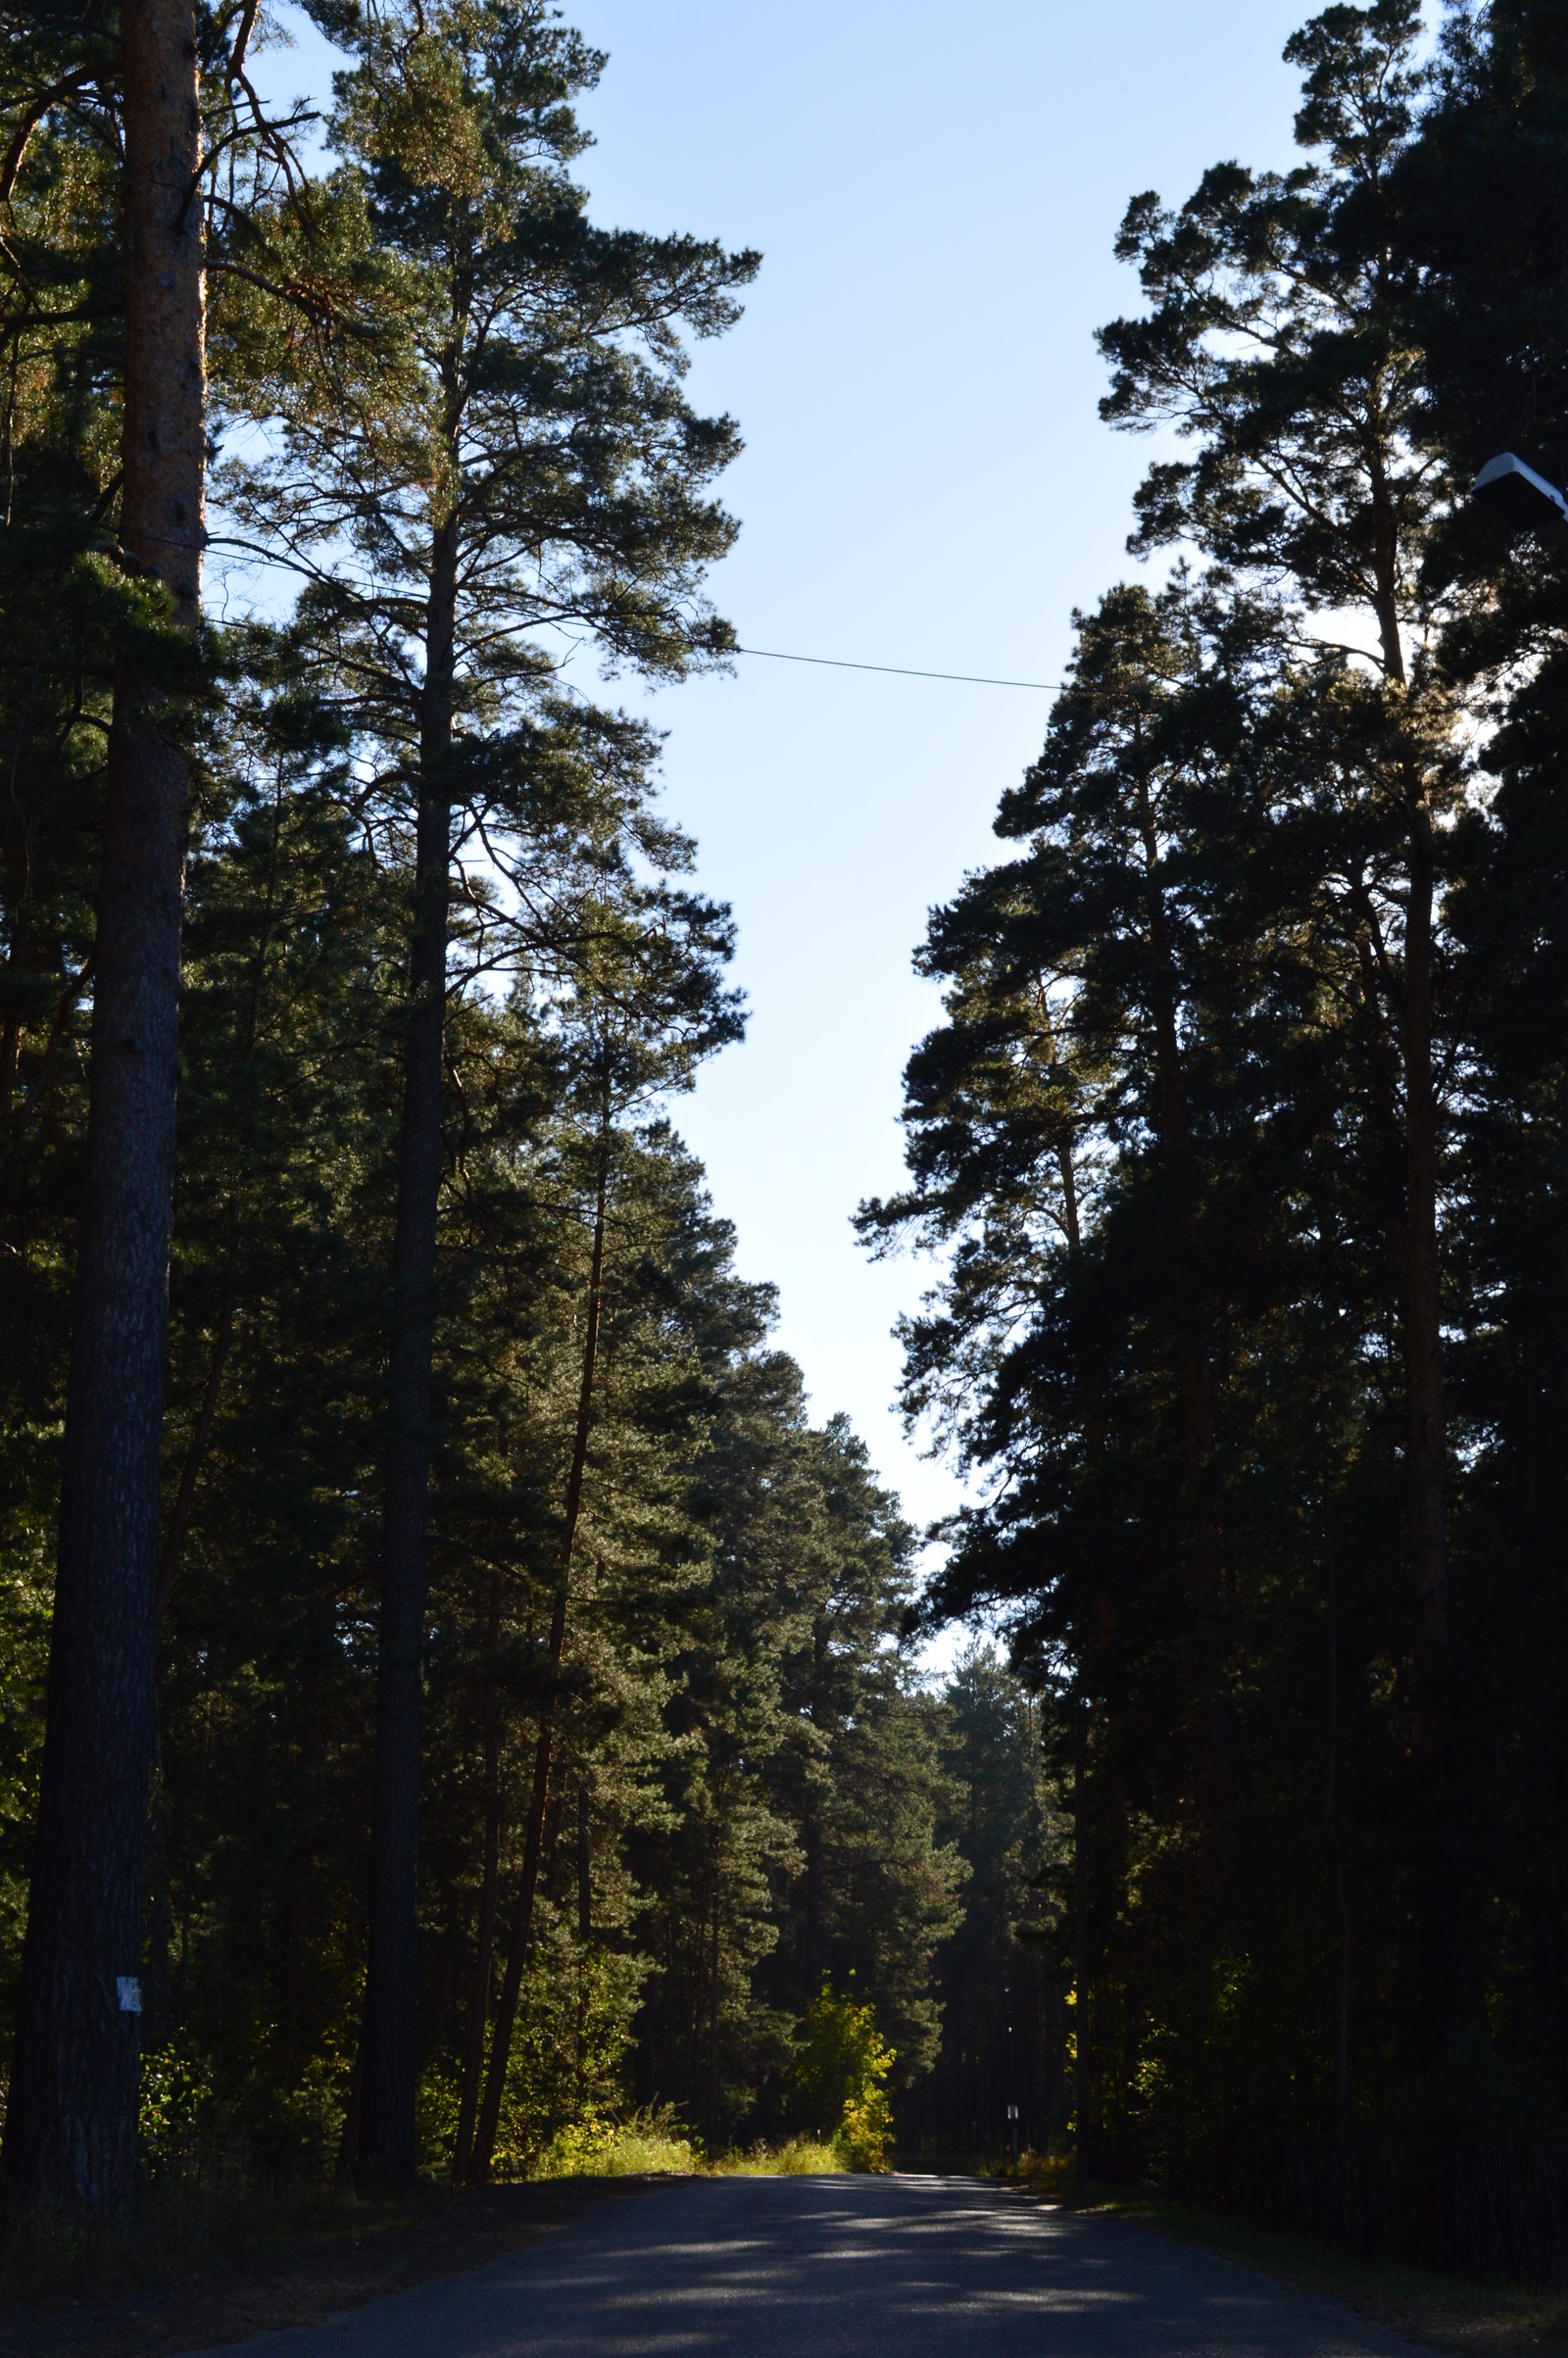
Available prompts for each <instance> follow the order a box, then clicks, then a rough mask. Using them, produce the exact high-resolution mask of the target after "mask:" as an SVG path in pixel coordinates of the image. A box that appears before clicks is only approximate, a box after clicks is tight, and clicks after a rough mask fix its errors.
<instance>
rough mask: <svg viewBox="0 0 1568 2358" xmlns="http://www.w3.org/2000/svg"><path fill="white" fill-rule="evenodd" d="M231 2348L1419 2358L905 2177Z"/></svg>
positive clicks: (754, 2208) (747, 2183)
mask: <svg viewBox="0 0 1568 2358" xmlns="http://www.w3.org/2000/svg"><path fill="white" fill-rule="evenodd" d="M238 2346H239V2349H240V2350H242V2351H244V2352H245V2353H247V2358H959V2354H960V2353H962V2358H1398V2354H1401V2353H1402V2354H1403V2358H1408V2345H1407V2344H1405V2343H1403V2342H1399V2341H1396V2340H1394V2339H1393V2338H1392V2337H1391V2336H1390V2335H1388V2334H1386V2333H1379V2332H1378V2331H1377V2330H1376V2329H1375V2328H1373V2327H1370V2326H1365V2325H1362V2324H1361V2323H1360V2322H1359V2320H1358V2319H1356V2318H1354V2317H1352V2316H1350V2314H1349V2313H1348V2311H1347V2310H1344V2309H1341V2308H1338V2307H1337V2306H1335V2305H1334V2304H1333V2303H1330V2302H1324V2301H1318V2300H1314V2299H1312V2298H1310V2297H1308V2296H1306V2295H1304V2294H1299V2293H1296V2292H1292V2291H1289V2290H1286V2289H1284V2288H1282V2287H1281V2286H1279V2285H1277V2284H1272V2283H1271V2282H1270V2281H1269V2280H1268V2279H1267V2278H1265V2277H1261V2276H1256V2275H1254V2274H1253V2273H1252V2272H1251V2271H1250V2270H1249V2269H1246V2268H1240V2267H1237V2266H1234V2265H1233V2264H1232V2263H1231V2262H1229V2261H1227V2260H1222V2259H1216V2258H1214V2257H1213V2256H1211V2255H1210V2254H1208V2253H1206V2252H1200V2251H1194V2250H1190V2249H1188V2248H1187V2247H1186V2246H1185V2245H1183V2244H1179V2243H1175V2242H1170V2241H1167V2240H1166V2239H1165V2238H1164V2237H1162V2236H1159V2235H1151V2234H1149V2233H1147V2232H1146V2231H1144V2230H1142V2229H1139V2228H1137V2227H1133V2226H1130V2225H1127V2224H1126V2223H1124V2222H1122V2221H1120V2220H1115V2219H1106V2218H1093V2217H1085V2216H1082V2215H1079V2214H1075V2213H1073V2212H1071V2211H1063V2210H1052V2209H1042V2208H1040V2207H1039V2206H1038V2205H1036V2204H1034V2203H1030V2202H1026V2201H1020V2200H1019V2199H1018V2198H1017V2197H1016V2196H1013V2195H1011V2194H1009V2193H1007V2192H1006V2191H1005V2190H1003V2189H999V2188H997V2187H994V2186H987V2185H985V2184H984V2183H983V2182H982V2181H979V2180H976V2179H966V2178H916V2177H902V2176H901V2177H894V2178H848V2177H846V2178H716V2179H715V2178H708V2179H688V2180H684V2181H681V2182H678V2183H676V2184H674V2185H671V2186H668V2187H660V2188H658V2189H656V2190H653V2191H650V2192H649V2193H647V2194H645V2195H642V2196H640V2197H633V2198H632V2199H631V2200H629V2201H624V2202H616V2203H611V2204H607V2205H606V2207H605V2208H604V2209H603V2210H601V2211H597V2212H594V2213H591V2214H590V2215H589V2216H588V2217H587V2218H585V2219H582V2220H579V2221H578V2222H576V2223H575V2224H574V2225H572V2226H570V2227H567V2228H564V2229H563V2230H562V2231H561V2232H560V2233H559V2234H558V2235H551V2236H550V2237H549V2238H547V2239H546V2240H545V2241H543V2242H540V2243H535V2244H533V2245H531V2246H530V2247H529V2248H528V2249H527V2250H526V2251H523V2252H519V2253H518V2254H517V2255H516V2256H515V2258H512V2259H508V2260H500V2261H497V2262H495V2263H494V2264H493V2265H491V2266H490V2267H488V2268H481V2269H476V2270H475V2271H473V2273H472V2274H470V2275H466V2276H458V2277H445V2278H441V2279H438V2280H436V2281H435V2282H434V2283H431V2284H421V2285H419V2286H418V2287H417V2289H416V2290H414V2291H412V2292H402V2293H398V2294H396V2295H394V2296H393V2297H392V2298H390V2299H387V2300H379V2301H374V2302H372V2303H371V2304H370V2306H369V2307H368V2308H365V2309H359V2310H356V2311H354V2312H353V2313H352V2314H351V2315H349V2316H345V2317H339V2318H334V2319H331V2320H330V2321H329V2322H328V2323H327V2324H325V2325H319V2326H306V2327H300V2328H298V2329H295V2330H292V2331H290V2332H286V2333H263V2334H258V2335H256V2336H255V2337H253V2338H252V2339H251V2340H249V2341H246V2342H243V2343H241V2344H239V2345H238ZM204 2358H219V2354H218V2353H216V2352H214V2353H207V2354H204ZM226 2358H236V2353H235V2351H234V2349H233V2348H232V2346H231V2348H230V2350H229V2352H228V2353H227V2354H226Z"/></svg>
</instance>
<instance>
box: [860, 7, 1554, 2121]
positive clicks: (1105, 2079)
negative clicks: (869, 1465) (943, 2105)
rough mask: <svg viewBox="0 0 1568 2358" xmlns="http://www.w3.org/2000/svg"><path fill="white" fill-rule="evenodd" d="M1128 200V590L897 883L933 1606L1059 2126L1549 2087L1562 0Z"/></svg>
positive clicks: (894, 1227) (1407, 27)
mask: <svg viewBox="0 0 1568 2358" xmlns="http://www.w3.org/2000/svg"><path fill="white" fill-rule="evenodd" d="M1286 55H1287V57H1288V59H1289V60H1290V61H1291V62H1292V63H1293V64H1294V65H1295V66H1296V67H1297V68H1298V69H1299V73H1300V75H1301V102H1300V110H1299V115H1298V118H1297V135H1298V139H1299V144H1300V146H1301V148H1302V150H1303V161H1302V162H1301V163H1300V164H1299V166H1297V167H1296V168H1295V169H1294V170H1292V171H1289V172H1259V171H1253V170H1250V169H1249V168H1248V167H1246V166H1245V165H1243V164H1240V163H1224V164H1220V165H1217V166H1215V167H1214V169H1213V170H1212V171H1210V172H1207V173H1206V174H1205V175H1204V177H1203V178H1202V180H1201V183H1200V186H1199V188H1198V189H1197V191H1196V193H1195V194H1194V195H1193V196H1192V197H1190V198H1189V199H1187V201H1186V202H1185V203H1182V204H1181V205H1179V206H1177V207H1174V208H1172V207H1170V206H1167V205H1166V204H1165V203H1164V202H1163V201H1162V200H1161V199H1160V198H1159V197H1158V196H1156V195H1154V194H1149V195H1144V196H1140V197H1138V198H1136V199H1135V200H1134V201H1133V203H1132V204H1131V206H1130V207H1129V209H1128V212H1127V215H1126V219H1125V221H1124V223H1123V226H1122V231H1121V236H1120V242H1119V247H1118V251H1119V253H1120V254H1121V256H1122V258H1123V259H1124V260H1125V261H1127V262H1128V263H1130V264H1131V265H1133V266H1135V267H1136V269H1137V270H1138V272H1139V276H1140V280H1141V284H1142V288H1143V293H1144V302H1143V306H1142V308H1141V309H1140V310H1138V311H1137V312H1136V313H1135V314H1134V315H1133V316H1131V317H1129V318H1126V319H1119V320H1117V321H1115V322H1114V323H1113V324H1111V325H1110V326H1108V327H1106V328H1105V329H1104V330H1103V333H1102V337H1101V343H1102V347H1103V352H1104V355H1105V358H1106V360H1107V362H1108V364H1109V368H1110V371H1111V389H1110V391H1109V393H1108V395H1107V397H1106V400H1105V402H1104V404H1103V412H1104V415H1105V417H1106V418H1108V419H1109V420H1110V422H1111V423H1112V424H1113V425H1116V426H1119V427H1122V428H1125V429H1128V430H1132V431H1149V430H1152V429H1156V428H1157V429H1160V430H1161V432H1162V440H1161V443H1160V446H1159V454H1158V456H1157V457H1156V459H1155V461H1154V463H1153V464H1152V466H1151V467H1150V469H1149V472H1148V474H1147V476H1146V478H1145V481H1144V483H1143V486H1142V488H1141V490H1140V492H1139V494H1138V497H1137V501H1136V522H1135V530H1134V534H1133V538H1132V542H1131V544H1130V545H1131V546H1132V548H1133V549H1134V550H1135V551H1136V552H1138V553H1140V554H1143V555H1145V556H1149V557H1151V558H1156V559H1157V558H1161V557H1163V559H1164V562H1163V563H1161V564H1159V565H1156V566H1155V568H1154V570H1153V571H1152V574H1151V575H1150V576H1148V577H1147V579H1146V581H1145V582H1143V583H1138V584H1133V585H1127V584H1123V585H1121V586H1118V587H1116V588H1114V589H1112V590H1111V591H1110V592H1109V593H1108V594H1107V595H1106V596H1105V597H1104V598H1103V600H1102V602H1101V603H1100V605H1099V606H1098V607H1097V608H1096V609H1095V610H1094V611H1093V612H1090V613H1085V614H1079V615H1077V616H1076V617H1075V631H1076V640H1075V647H1074V652H1073V655H1072V658H1071V662H1070V666H1069V670H1068V674H1067V684H1066V686H1065V688H1064V690H1063V692H1062V693H1061V695H1060V697H1059V700H1058V701H1057V703H1056V705H1055V708H1054V712H1053V715H1052V718H1051V722H1050V725H1049V728H1048V731H1047V735H1046V741H1045V745H1044V748H1043V750H1042V752H1041V754H1040V757H1039V759H1038V760H1037V761H1035V762H1034V763H1033V764H1032V766H1031V767H1030V769H1029V770H1028V772H1027V774H1026V775H1025V777H1024V778H1023V780H1022V782H1021V783H1020V784H1019V785H1018V786H1017V787H1015V788H1014V789H1012V790H1011V791H1010V792H1008V793H1007V794H1006V795H1005V797H1004V798H1003V801H1002V806H1001V811H1000V815H999V818H998V822H997V828H998V833H999V834H1000V835H1001V836H1002V837H1003V839H1004V841H1005V845H1006V847H1007V849H1006V853H1005V857H1004V858H1003V859H1002V860H999V862H998V863H997V864H996V865H994V866H991V867H989V868H987V869H985V870H983V871H981V872H979V873H977V874H975V875H973V876H971V877H970V878H969V879H967V880H966V882H965V883H964V885H963V887H962V889H961V890H960V891H959V892H958V893H957V894H956V897H955V898H954V899H953V900H952V902H951V903H950V904H949V905H948V906H947V907H946V908H944V909H940V910H939V911H938V912H937V913H936V914H935V916H934V918H933V921H932V925H931V929H930V933H929V936H928V939H927V943H926V947H925V950H924V952H923V954H922V966H923V970H924V971H925V972H926V973H928V974H929V975H931V976H932V977H934V978H936V979H938V980H939V981H940V982H941V983H942V984H943V985H944V987H945V989H946V992H947V995H948V996H947V1018H946V1020H945V1022H944V1023H943V1024H942V1025H941V1026H940V1027H939V1028H938V1029H937V1030H936V1031H934V1032H933V1033H932V1035H931V1036H930V1038H929V1039H928V1040H927V1041H926V1042H925V1044H924V1045H923V1047H921V1048H920V1049H919V1050H918V1051H917V1053H916V1055H915V1056H914V1057H913V1060H912V1061H911V1063H910V1065H909V1068H908V1074H907V1122H908V1140H909V1169H910V1181H909V1186H908V1188H907V1192H906V1193H905V1194H904V1195H903V1196H902V1197H901V1198H899V1199H898V1200H896V1201H893V1202H889V1203H885V1204H873V1205H870V1206H868V1207H867V1209H866V1211H865V1213H864V1214H863V1220H864V1226H865V1229H866V1232H867V1234H868V1235H869V1236H870V1237H871V1239H872V1240H873V1241H875V1240H880V1239H892V1238H895V1237H897V1236H899V1235H901V1234H904V1233H909V1232H912V1233H913V1234H914V1235H916V1236H919V1237H923V1238H924V1239H926V1240H927V1241H928V1242H930V1243H931V1244H933V1245H934V1246H936V1247H937V1248H939V1249H940V1250H941V1251H942V1252H943V1253H945V1254H946V1255H947V1261H946V1274H945V1276H944V1278H943V1281H942V1283H941V1284H940V1286H939V1287H938V1288H937V1290H936V1292H935V1293H934V1294H933V1296H932V1297H931V1299H930V1301H929V1302H928V1303H927V1305H926V1307H925V1309H924V1310H923V1312H922V1313H921V1314H920V1315H918V1316H917V1317H915V1318H913V1319H911V1320H910V1321H909V1323H908V1326H907V1335H906V1341H907V1375H906V1398H907V1404H908V1406H909V1407H910V1408H911V1410H914V1411H918V1412H921V1413H925V1414H929V1415H931V1416H933V1417H934V1418H935V1419H936V1420H937V1421H938V1423H939V1424H940V1425H942V1426H943V1427H944V1428H945V1429H946V1430H947V1431H948V1432H949V1433H950V1435H951V1436H952V1437H953V1439H954V1442H955V1444H956V1448H957V1449H958V1451H959V1452H960V1454H961V1456H962V1457H963V1458H964V1459H965V1460H966V1461H967V1462H968V1464H969V1465H970V1466H971V1467H972V1468H973V1469H975V1470H976V1471H977V1472H978V1473H979V1474H980V1475H982V1476H983V1477H985V1479H986V1484H987V1487H986V1492H985V1497H984V1498H983V1499H982V1502H980V1503H978V1504H976V1505H975V1506H974V1507H973V1508H971V1509H970V1510H969V1511H967V1512H966V1513H965V1514H964V1515H963V1516H962V1517H961V1518H960V1524H959V1528H958V1533H957V1545H956V1552H955V1554H954V1557H953V1560H952V1563H951V1566H950V1569H949V1571H948V1573H947V1575H946V1577H945V1579H944V1580H943V1582H942V1584H941V1589H940V1594H939V1596H938V1597H937V1599H936V1601H935V1606H934V1609H935V1610H937V1611H945V1612H955V1611H956V1612H962V1613H969V1614H974V1613H984V1614H987V1615H990V1616H992V1617H993V1618H994V1619H995V1620H996V1622H997V1623H998V1625H999V1626H1003V1627H1005V1629H1006V1630H1007V1632H1008V1633H1009V1635H1010V1641H1011V1646H1012V1648H1013V1655H1014V1659H1015V1662H1016V1663H1017V1665H1018V1667H1019V1669H1020V1670H1021V1671H1022V1672H1023V1674H1024V1675H1025V1677H1026V1679H1027V1680H1028V1682H1029V1683H1030V1685H1031V1686H1032V1687H1033V1688H1034V1689H1036V1690H1037V1691H1038V1692H1040V1693H1041V1694H1042V1695H1046V1696H1048V1697H1050V1698H1052V1701H1053V1708H1052V1714H1051V1717H1050V1720H1049V1722H1048V1728H1047V1743H1048V1745H1049V1748H1050V1756H1051V1762H1052V1767H1053V1772H1054V1779H1055V1784H1056V1790H1057V1791H1058V1792H1059V1793H1060V1794H1061V1796H1062V1800H1063V1804H1064V1806H1066V1807H1067V1808H1069V1809H1070V1811H1071V1814H1072V1818H1073V1825H1074V1831H1075V1842H1074V1858H1073V1864H1072V1867H1071V1869H1070V1871H1068V1872H1066V1873H1064V1874H1062V1875H1061V1876H1060V1877H1059V1879H1058V1880H1056V1882H1055V1883H1054V1888H1053V1889H1052V1890H1051V1892H1050V1905H1051V1922H1052V1926H1053V1939H1054V1956H1055V1960H1056V1964H1057V1967H1058V1969H1059V1971H1060V1972H1062V1973H1063V1974H1069V1975H1070V1976H1071V1978H1072V1982H1073V1985H1074V1987H1073V2002H1072V2009H1071V2012H1072V2044H1073V2050H1074V2051H1073V2058H1072V2073H1073V2098H1072V2101H1073V2112H1074V2117H1075V2120H1076V2124H1077V2127H1078V2130H1079V2132H1080V2135H1081V2136H1083V2137H1088V2138H1090V2139H1093V2138H1094V2137H1097V2136H1098V2135H1100V2134H1102V2133H1106V2132H1110V2131H1116V2130H1143V2131H1147V2132H1150V2133H1159V2134H1163V2135H1180V2136H1182V2137H1187V2138H1188V2139H1193V2138H1198V2139H1201V2138H1203V2137H1210V2138H1215V2137H1224V2136H1226V2135H1228V2134H1230V2133H1232V2132H1235V2131H1238V2130H1241V2129H1250V2130H1252V2129H1259V2128H1268V2127H1271V2126H1272V2127H1275V2128H1293V2129H1302V2128H1324V2127H1331V2126H1333V2125H1334V2124H1336V2123H1353V2122H1363V2121H1364V2122H1392V2121H1398V2122H1401V2123H1403V2124H1405V2125H1407V2126H1410V2127H1417V2126H1424V2127H1426V2128H1428V2129H1431V2130H1436V2129H1438V2128H1440V2127H1448V2128H1457V2127H1469V2128H1476V2127H1487V2126H1491V2127H1497V2126H1501V2125H1507V2124H1512V2125H1515V2126H1523V2127H1527V2126H1530V2125H1536V2126H1546V2125H1551V2124H1557V2125H1560V2123H1561V2121H1562V2119H1563V2117H1564V2113H1565V2111H1568V1844H1565V1842H1564V1833H1565V1828H1568V1720H1565V1716H1564V1713H1563V1709H1562V1693H1563V1688H1564V1682H1565V1676H1568V1136H1565V1119H1568V767H1565V760H1564V747H1565V744H1568V733H1565V724H1564V715H1565V713H1568V531H1564V530H1562V529H1560V528H1556V527H1554V526H1550V525H1543V526H1542V527H1541V529H1539V530H1536V531H1526V532H1522V533H1510V531H1509V529H1508V528H1507V526H1506V524H1505V523H1504V522H1502V521H1499V520H1498V518H1497V517H1496V516H1495V515H1494V514H1493V513H1491V512H1490V511H1489V510H1488V508H1487V507H1486V506H1485V504H1484V503H1481V502H1478V501H1477V500H1476V499H1475V498H1474V497H1473V496H1472V485H1473V482H1474V478H1475V476H1476V474H1477V472H1478V470H1479V469H1480V468H1481V467H1482V466H1483V465H1484V464H1485V463H1486V462H1487V461H1488V460H1490V459H1491V458H1493V457H1494V456H1495V455H1496V454H1497V453H1499V452H1502V451H1508V450H1511V451H1513V452H1514V453H1516V454H1517V455H1518V456H1519V457H1520V458H1522V459H1523V460H1525V461H1526V462H1528V463H1529V464H1530V465H1532V466H1534V467H1536V468H1538V469H1539V470H1540V471H1541V472H1542V473H1543V474H1544V475H1545V476H1546V477H1547V478H1548V479H1550V480H1552V481H1554V482H1557V483H1559V484H1560V483H1562V482H1563V480H1564V479H1565V477H1568V260H1565V258H1568V210H1565V209H1568V10H1564V9H1563V8H1561V7H1558V6H1537V5H1527V4H1525V0H1491V4H1490V5H1479V4H1476V5H1468V4H1466V5H1455V6H1452V7H1450V8H1449V9H1448V11H1447V13H1446V18H1445V20H1444V24H1443V26H1442V30H1441V37H1440V38H1439V39H1438V40H1437V41H1436V43H1435V44H1434V41H1433V39H1432V37H1431V34H1430V31H1429V30H1426V29H1424V28H1423V24H1422V14H1421V10H1420V9H1419V7H1418V6H1416V5H1415V0H1372V4H1371V5H1367V6H1336V7H1333V8H1329V9H1327V10H1325V11H1324V12H1323V13H1322V14H1320V15H1318V16H1316V17H1314V18H1313V19H1312V20H1311V22H1310V23H1309V24H1307V25H1305V27H1304V28H1303V29H1302V30H1301V31H1300V32H1299V33H1298V34H1297V35H1296V36H1295V38H1294V39H1293V40H1292V41H1291V43H1290V45H1289V48H1288V50H1287V52H1286Z"/></svg>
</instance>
